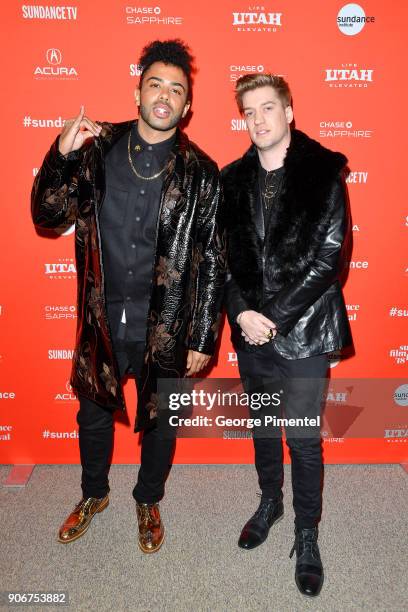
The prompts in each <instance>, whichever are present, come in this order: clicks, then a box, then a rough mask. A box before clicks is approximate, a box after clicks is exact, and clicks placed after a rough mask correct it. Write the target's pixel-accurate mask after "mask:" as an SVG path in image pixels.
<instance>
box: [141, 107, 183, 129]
mask: <svg viewBox="0 0 408 612" xmlns="http://www.w3.org/2000/svg"><path fill="white" fill-rule="evenodd" d="M169 108H170V107H169ZM140 116H141V117H142V119H143V121H144V122H145V123H146V124H147V125H148V126H149V127H150V128H152V129H153V130H158V131H159V132H168V131H169V130H172V129H173V128H175V127H177V125H178V124H179V123H180V120H181V116H182V111H180V113H179V114H178V115H174V116H171V115H170V117H169V118H168V119H167V121H168V123H166V124H165V125H163V123H164V122H163V121H161V120H160V119H156V117H150V116H149V111H148V109H147V108H146V106H144V105H143V104H141V105H140Z"/></svg>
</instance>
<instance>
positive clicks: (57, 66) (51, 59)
mask: <svg viewBox="0 0 408 612" xmlns="http://www.w3.org/2000/svg"><path fill="white" fill-rule="evenodd" d="M45 58H46V60H47V62H48V66H37V67H36V68H35V70H34V78H36V79H55V80H63V81H66V80H76V79H78V78H79V76H78V71H77V69H76V68H75V67H74V66H62V65H61V64H62V53H61V51H60V50H59V49H57V48H55V47H52V48H50V49H47V51H46V52H45Z"/></svg>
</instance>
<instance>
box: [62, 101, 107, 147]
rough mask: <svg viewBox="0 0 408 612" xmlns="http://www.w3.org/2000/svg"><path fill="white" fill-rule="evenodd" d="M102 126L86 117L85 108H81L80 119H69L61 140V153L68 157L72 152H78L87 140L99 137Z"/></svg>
mask: <svg viewBox="0 0 408 612" xmlns="http://www.w3.org/2000/svg"><path fill="white" fill-rule="evenodd" d="M101 130H102V128H101V126H100V125H98V124H97V123H95V122H94V121H91V119H88V117H85V108H84V107H83V106H81V109H80V111H79V115H78V117H76V118H75V119H67V121H65V125H64V129H63V130H62V132H61V136H60V139H59V146H58V149H59V152H60V153H61V154H62V155H68V153H71V151H77V150H78V149H80V148H81V147H82V145H83V144H84V142H85V140H87V139H88V138H93V137H94V136H99V134H100V133H101Z"/></svg>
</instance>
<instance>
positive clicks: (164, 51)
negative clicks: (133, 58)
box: [139, 38, 195, 92]
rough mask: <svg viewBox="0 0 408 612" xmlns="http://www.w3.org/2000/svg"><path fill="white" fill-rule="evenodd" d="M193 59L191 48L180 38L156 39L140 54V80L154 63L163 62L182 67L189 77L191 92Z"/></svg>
mask: <svg viewBox="0 0 408 612" xmlns="http://www.w3.org/2000/svg"><path fill="white" fill-rule="evenodd" d="M193 61H194V57H193V56H192V55H191V52H190V48H189V47H188V46H187V45H186V44H185V43H184V42H183V41H182V40H180V39H179V38H175V39H173V40H154V41H153V42H151V43H149V44H148V45H146V46H145V47H144V49H143V51H142V54H141V56H140V59H139V64H140V66H141V68H142V71H141V77H140V82H142V80H143V74H144V73H145V72H146V70H147V69H148V68H150V66H151V65H152V64H154V63H155V62H163V64H171V65H172V66H177V67H178V68H181V70H182V71H183V72H184V74H185V76H186V78H187V82H188V89H189V92H191V86H192V76H193V73H194V72H195V68H194V66H193Z"/></svg>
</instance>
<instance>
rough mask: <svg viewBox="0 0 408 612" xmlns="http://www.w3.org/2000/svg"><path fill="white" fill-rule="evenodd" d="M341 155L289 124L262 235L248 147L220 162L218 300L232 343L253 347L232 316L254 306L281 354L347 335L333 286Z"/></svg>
mask: <svg viewBox="0 0 408 612" xmlns="http://www.w3.org/2000/svg"><path fill="white" fill-rule="evenodd" d="M346 161H347V160H346V158H345V157H344V156H343V155H342V154H340V153H334V152H332V151H329V150H328V149H326V148H324V147H323V146H322V145H320V144H319V143H318V142H316V141H314V140H312V139H311V138H309V137H308V136H306V134H303V133H302V132H300V131H299V130H293V131H292V137H291V143H290V146H289V148H288V150H287V154H286V157H285V160H284V169H285V175H284V179H283V187H282V191H281V197H280V199H279V202H277V204H276V206H275V208H274V210H273V212H272V218H271V222H270V223H269V226H268V228H267V231H266V234H265V236H264V239H263V236H262V229H263V227H262V226H263V223H262V211H261V210H260V207H259V206H258V200H257V198H258V189H257V175H258V156H257V152H256V149H255V147H254V146H252V147H251V148H250V149H249V150H248V151H247V153H246V154H245V155H244V156H243V157H242V158H241V159H238V160H237V161H235V162H233V163H231V164H229V165H228V166H226V167H225V168H224V169H223V171H222V183H223V189H224V198H225V212H226V228H227V239H228V265H229V274H228V279H227V285H226V308H227V313H228V319H229V323H230V326H231V331H232V341H233V344H234V346H235V348H241V349H244V350H247V351H251V352H252V351H257V350H258V347H256V346H253V345H249V344H248V343H247V342H245V340H244V339H243V337H242V335H241V329H240V327H239V325H237V323H236V317H237V316H238V314H239V313H240V312H242V311H243V310H256V311H258V312H262V313H263V314H264V315H265V316H267V317H268V318H270V319H271V320H272V321H273V322H274V323H275V324H276V325H277V329H278V334H277V335H276V337H275V339H274V340H273V342H274V346H275V348H276V350H277V351H278V352H279V353H280V354H281V355H282V356H283V357H285V358H286V359H300V358H303V357H309V356H313V355H320V354H323V353H327V352H331V351H334V350H338V349H341V348H343V347H345V346H347V345H349V344H350V343H351V333H350V326H349V322H348V316H347V311H346V308H345V304H344V298H343V294H342V290H341V286H340V276H341V274H342V272H343V271H344V268H345V261H346V254H348V251H349V237H350V227H351V223H350V215H349V208H348V199H347V194H346V190H345V185H344V176H343V171H344V167H345V164H346Z"/></svg>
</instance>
